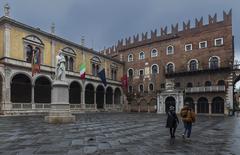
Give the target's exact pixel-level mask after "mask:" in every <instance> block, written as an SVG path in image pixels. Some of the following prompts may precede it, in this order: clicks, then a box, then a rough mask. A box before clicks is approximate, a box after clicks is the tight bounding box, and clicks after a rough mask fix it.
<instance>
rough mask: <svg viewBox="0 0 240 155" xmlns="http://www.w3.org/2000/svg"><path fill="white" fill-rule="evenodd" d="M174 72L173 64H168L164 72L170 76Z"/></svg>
mask: <svg viewBox="0 0 240 155" xmlns="http://www.w3.org/2000/svg"><path fill="white" fill-rule="evenodd" d="M174 70H175V68H174V64H173V63H168V64H167V66H166V72H167V73H168V74H171V73H173V72H174Z"/></svg>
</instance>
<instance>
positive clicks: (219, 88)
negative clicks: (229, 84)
mask: <svg viewBox="0 0 240 155" xmlns="http://www.w3.org/2000/svg"><path fill="white" fill-rule="evenodd" d="M225 90H226V88H225V86H203V87H191V88H185V93H207V92H224V91H225Z"/></svg>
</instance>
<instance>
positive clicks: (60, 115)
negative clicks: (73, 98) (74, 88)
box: [45, 81, 76, 123]
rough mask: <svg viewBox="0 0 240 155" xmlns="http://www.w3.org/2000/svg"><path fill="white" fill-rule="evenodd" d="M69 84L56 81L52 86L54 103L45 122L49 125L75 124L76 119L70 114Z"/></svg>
mask: <svg viewBox="0 0 240 155" xmlns="http://www.w3.org/2000/svg"><path fill="white" fill-rule="evenodd" d="M68 100H69V92H68V84H67V83H66V82H65V81H54V82H53V85H52V103H51V109H50V112H49V115H48V116H45V121H46V122H48V123H73V122H75V120H76V118H75V116H73V115H72V114H71V112H70V106H69V101H68Z"/></svg>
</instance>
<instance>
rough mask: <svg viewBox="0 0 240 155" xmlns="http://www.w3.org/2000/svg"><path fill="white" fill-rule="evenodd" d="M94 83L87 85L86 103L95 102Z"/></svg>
mask: <svg viewBox="0 0 240 155" xmlns="http://www.w3.org/2000/svg"><path fill="white" fill-rule="evenodd" d="M94 89H95V88H94V85H93V84H91V83H88V84H86V86H85V104H94V96H95V94H94V91H95V90H94Z"/></svg>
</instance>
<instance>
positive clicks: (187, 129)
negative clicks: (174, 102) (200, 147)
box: [184, 122, 192, 138]
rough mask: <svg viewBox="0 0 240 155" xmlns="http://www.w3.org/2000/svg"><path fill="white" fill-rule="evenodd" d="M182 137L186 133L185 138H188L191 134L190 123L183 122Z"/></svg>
mask: <svg viewBox="0 0 240 155" xmlns="http://www.w3.org/2000/svg"><path fill="white" fill-rule="evenodd" d="M184 128H185V130H184V135H186V133H187V138H190V136H191V132H192V123H187V122H184Z"/></svg>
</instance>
